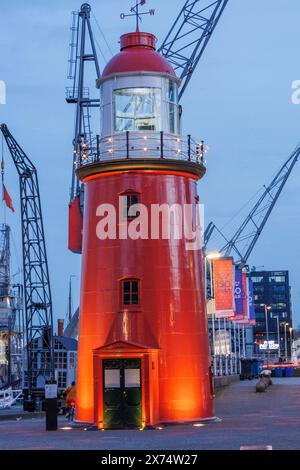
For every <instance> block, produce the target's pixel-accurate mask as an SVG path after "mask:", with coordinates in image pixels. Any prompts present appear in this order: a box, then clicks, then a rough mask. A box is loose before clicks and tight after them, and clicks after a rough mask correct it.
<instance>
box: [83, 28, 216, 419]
mask: <svg viewBox="0 0 300 470" xmlns="http://www.w3.org/2000/svg"><path fill="white" fill-rule="evenodd" d="M154 44H155V40H154V36H153V35H151V34H148V33H139V32H137V33H131V34H128V35H124V36H123V37H122V38H121V52H120V53H119V54H118V55H117V56H116V57H114V58H113V59H112V61H111V62H110V63H109V64H108V65H107V67H106V69H105V70H104V73H103V75H102V77H101V79H100V80H99V82H98V86H99V87H100V88H101V102H102V106H103V107H102V111H101V113H102V119H101V122H102V129H101V139H100V143H99V149H100V150H99V153H98V155H97V157H95V156H93V158H92V159H90V160H88V161H81V162H80V164H79V168H78V175H79V177H80V178H81V179H82V181H84V183H85V205H84V226H83V251H82V278H81V301H80V322H79V351H78V377H77V406H76V409H77V411H76V413H77V419H78V420H79V421H84V422H85V421H87V422H96V423H98V426H99V428H103V427H110V426H111V425H114V423H119V422H120V423H121V425H122V424H123V425H125V426H126V423H129V425H130V423H131V424H132V423H134V422H135V421H134V419H133V418H132V416H140V418H139V419H140V423H139V424H140V425H141V426H144V425H150V424H151V425H153V424H155V423H158V422H175V421H190V420H191V421H193V420H199V419H205V418H211V417H213V400H212V390H211V376H210V359H209V345H208V330H207V318H206V310H205V309H206V305H205V287H204V273H203V259H202V252H201V249H199V247H198V248H197V249H187V240H186V238H184V237H182V238H181V239H180V238H176V237H174V236H170V237H169V238H168V237H166V236H163V235H162V230H160V231H159V236H158V237H157V236H153V233H152V232H151V229H152V225H153V219H152V217H151V216H152V214H153V212H152V211H153V205H155V207H156V208H157V206H161V205H163V204H165V205H166V207H169V208H172V207H173V208H174V207H175V206H177V207H180V208H183V207H184V206H186V205H189V206H190V207H191V208H192V212H191V222H192V226H193V228H195V226H196V224H197V219H196V205H197V202H198V196H197V181H198V180H199V179H200V178H201V177H202V176H203V175H204V173H205V167H204V162H203V155H202V154H199V146H197V145H195V146H194V145H193V142H192V141H191V139H190V138H189V139H188V140H185V139H184V138H182V137H181V135H180V124H179V113H178V102H177V86H178V80H177V78H176V76H175V73H174V71H173V69H172V67H171V65H170V64H169V63H168V62H167V61H166V60H165V59H164V58H163V57H162V56H160V55H159V54H158V53H157V52H156V51H155V49H154ZM120 197H123V199H124V200H126V202H127V204H128V207H130V206H131V205H134V204H136V203H139V204H142V205H143V207H144V208H145V211H146V212H147V217H146V220H147V224H146V225H147V227H146V226H144V229H146V228H148V235H149V236H148V237H146V236H145V233H144V232H143V236H142V235H141V236H140V237H136V238H137V239H133V238H134V237H131V236H130V235H127V236H126V237H125V236H124V233H125V232H126V231H128V230H129V226H130V224H131V223H132V222H134V220H135V218H136V217H141V216H142V214H141V211H139V212H138V214H135V217H134V216H132V215H130V214H128V213H127V212H125V213H124V208H121V209H120ZM103 204H105V205H106V206H105V207H106V212H105V210H104V209H105V207H104V209H103V207H102V209H103V210H102V209H99V207H100V206H101V205H103ZM109 208H115V214H116V220H117V226H116V236H115V237H113V236H110V237H109V236H107V237H106V238H105V239H101V236H99V232H100V228H101V220H102V221H103V220H104V219H105V217H107V215H108V212H109V211H110V209H109ZM127 209H128V208H127ZM160 216H161V215H160ZM172 217H173V215H172V214H171V216H170V219H169V221H170V223H169V225H168V228H170V227H171V233H173V234H174V233H175V232H176V229H178V227H179V222H178V219H176V217H175V216H174V217H175V219H174V218H172ZM137 220H138V219H137ZM159 220H160V221H161V219H159ZM99 223H100V224H99ZM106 230H107V231H109V230H110V227H109V226H108V225H107V227H106ZM174 230H175V232H174ZM112 232H113V230H112ZM112 232H111V233H110V235H113V233H112ZM154 232H155V230H154ZM135 233H136V232H135ZM151 235H152V236H151ZM102 238H104V237H102ZM139 371H140V372H139ZM133 391H134V392H133ZM130 393H131V394H132V397H133V396H135V397H137V396H139V395H138V394H139V393H140V396H141V406H140V409H134V406H135V405H134V400H133V399H132V400H131V399H127V398H128V396H130ZM134 394H135V395H134ZM124 397H125V398H124ZM135 400H136V398H135ZM122 407H123V408H124V409H123V408H122ZM122 410H123V411H124V412H123V411H122ZM128 410H129V411H128ZM139 413H140V414H139ZM117 415H118V416H117ZM129 415H130V416H129ZM118 420H119V421H118ZM109 423H112V424H109ZM116 425H117V424H116Z"/></svg>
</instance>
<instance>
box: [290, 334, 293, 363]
mask: <svg viewBox="0 0 300 470" xmlns="http://www.w3.org/2000/svg"><path fill="white" fill-rule="evenodd" d="M292 344H293V328H292V327H290V350H291V356H290V359H291V361H292Z"/></svg>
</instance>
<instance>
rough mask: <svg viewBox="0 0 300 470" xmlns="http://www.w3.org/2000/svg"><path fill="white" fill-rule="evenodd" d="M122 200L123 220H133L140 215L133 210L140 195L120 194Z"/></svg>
mask: <svg viewBox="0 0 300 470" xmlns="http://www.w3.org/2000/svg"><path fill="white" fill-rule="evenodd" d="M122 196H123V198H124V218H125V219H134V218H136V217H138V216H139V215H140V213H139V211H137V210H135V208H134V207H132V206H134V205H135V204H139V202H140V195H139V194H138V193H133V192H132V193H131V192H130V193H126V194H122Z"/></svg>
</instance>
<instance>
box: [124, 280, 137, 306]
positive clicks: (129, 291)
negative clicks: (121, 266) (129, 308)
mask: <svg viewBox="0 0 300 470" xmlns="http://www.w3.org/2000/svg"><path fill="white" fill-rule="evenodd" d="M139 284H140V281H139V280H138V279H124V280H123V281H122V303H123V305H138V304H139Z"/></svg>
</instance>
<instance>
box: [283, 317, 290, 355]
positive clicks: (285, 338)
mask: <svg viewBox="0 0 300 470" xmlns="http://www.w3.org/2000/svg"><path fill="white" fill-rule="evenodd" d="M288 325H289V324H288V323H285V324H284V351H285V359H286V360H287V334H286V327H287V326H288Z"/></svg>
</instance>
